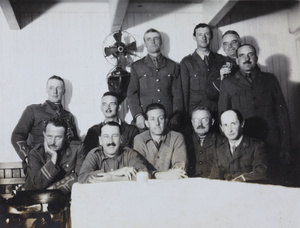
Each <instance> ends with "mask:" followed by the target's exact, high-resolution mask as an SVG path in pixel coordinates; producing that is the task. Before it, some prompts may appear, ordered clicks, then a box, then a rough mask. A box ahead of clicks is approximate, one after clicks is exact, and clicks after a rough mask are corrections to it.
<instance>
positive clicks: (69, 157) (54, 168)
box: [25, 118, 84, 193]
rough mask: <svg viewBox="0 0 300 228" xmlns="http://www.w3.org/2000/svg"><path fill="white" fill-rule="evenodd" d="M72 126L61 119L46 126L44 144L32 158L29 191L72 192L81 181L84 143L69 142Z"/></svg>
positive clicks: (28, 180)
mask: <svg viewBox="0 0 300 228" xmlns="http://www.w3.org/2000/svg"><path fill="white" fill-rule="evenodd" d="M67 129H68V124H67V123H66V121H65V120H63V119H60V118H55V119H50V120H48V122H47V123H46V127H45V130H44V132H43V135H44V143H41V144H39V145H36V146H35V147H34V148H33V149H32V150H31V151H30V152H29V155H28V172H27V174H26V182H25V189H26V190H44V189H60V190H61V191H62V192H64V193H69V192H70V191H71V187H72V185H73V184H74V183H75V182H77V176H78V174H79V171H80V168H81V165H82V163H83V161H84V154H83V153H82V147H81V142H80V141H71V142H70V143H69V142H68V139H67Z"/></svg>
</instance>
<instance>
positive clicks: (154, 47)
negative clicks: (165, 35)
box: [144, 32, 162, 54]
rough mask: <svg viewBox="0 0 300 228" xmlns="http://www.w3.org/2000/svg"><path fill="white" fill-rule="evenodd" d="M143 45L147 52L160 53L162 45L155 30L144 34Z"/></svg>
mask: <svg viewBox="0 0 300 228" xmlns="http://www.w3.org/2000/svg"><path fill="white" fill-rule="evenodd" d="M144 42H145V46H146V48H147V50H148V53H149V54H156V53H160V48H161V45H162V41H161V37H160V35H159V33H157V32H149V33H146V34H145V36H144Z"/></svg>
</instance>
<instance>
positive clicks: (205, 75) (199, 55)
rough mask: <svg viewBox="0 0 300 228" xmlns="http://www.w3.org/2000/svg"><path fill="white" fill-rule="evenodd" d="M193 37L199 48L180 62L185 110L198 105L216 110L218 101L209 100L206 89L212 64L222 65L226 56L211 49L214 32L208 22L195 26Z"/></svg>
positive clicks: (188, 110) (187, 110)
mask: <svg viewBox="0 0 300 228" xmlns="http://www.w3.org/2000/svg"><path fill="white" fill-rule="evenodd" d="M193 38H194V40H195V41H196V43H197V49H196V50H195V51H194V53H193V54H190V55H188V56H186V57H184V58H183V59H182V60H181V62H180V71H181V81H182V90H183V100H184V106H185V111H186V112H190V111H191V110H193V109H194V108H195V107H196V106H206V107H208V108H209V109H210V110H211V111H216V110H217V102H213V101H211V100H209V99H208V97H207V95H206V92H205V90H206V87H207V84H208V80H209V72H210V70H211V68H212V66H213V65H215V64H217V65H218V66H221V63H222V62H223V58H224V57H223V56H222V55H219V54H216V53H213V52H212V51H210V47H209V46H210V42H211V40H212V39H213V33H212V30H211V28H210V27H209V26H208V25H207V24H203V23H200V24H198V25H197V26H196V27H195V28H194V33H193Z"/></svg>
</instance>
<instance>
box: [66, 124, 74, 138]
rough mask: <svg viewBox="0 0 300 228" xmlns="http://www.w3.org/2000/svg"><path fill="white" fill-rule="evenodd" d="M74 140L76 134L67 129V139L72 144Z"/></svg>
mask: <svg viewBox="0 0 300 228" xmlns="http://www.w3.org/2000/svg"><path fill="white" fill-rule="evenodd" d="M73 138H74V132H73V130H72V129H71V128H70V127H68V129H67V139H68V141H69V142H70V141H71V140H72V139H73Z"/></svg>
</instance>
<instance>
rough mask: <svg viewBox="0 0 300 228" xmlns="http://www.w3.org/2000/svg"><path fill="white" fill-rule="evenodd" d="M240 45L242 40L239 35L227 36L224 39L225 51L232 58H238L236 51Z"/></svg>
mask: <svg viewBox="0 0 300 228" xmlns="http://www.w3.org/2000/svg"><path fill="white" fill-rule="evenodd" d="M240 45H241V43H240V38H239V37H238V36H237V35H234V34H227V35H225V36H224V37H223V39H222V47H223V50H224V52H225V53H226V55H227V56H229V57H231V58H236V50H237V48H238V47H239V46H240Z"/></svg>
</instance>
